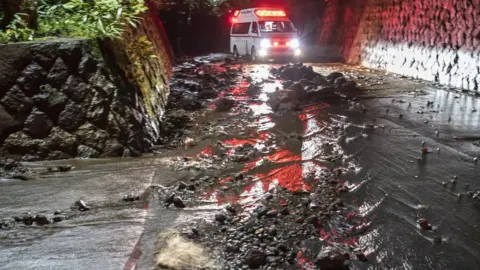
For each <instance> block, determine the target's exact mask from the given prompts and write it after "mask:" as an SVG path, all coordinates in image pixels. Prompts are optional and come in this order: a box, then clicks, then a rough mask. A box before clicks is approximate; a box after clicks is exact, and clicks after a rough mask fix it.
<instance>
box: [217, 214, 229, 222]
mask: <svg viewBox="0 0 480 270" xmlns="http://www.w3.org/2000/svg"><path fill="white" fill-rule="evenodd" d="M226 220H227V216H226V215H225V214H223V213H219V214H216V215H215V221H217V222H218V223H221V224H223V223H225V221H226Z"/></svg>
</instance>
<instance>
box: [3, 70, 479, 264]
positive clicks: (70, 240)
mask: <svg viewBox="0 0 480 270" xmlns="http://www.w3.org/2000/svg"><path fill="white" fill-rule="evenodd" d="M313 66H314V70H315V71H316V72H319V73H321V74H324V75H328V74H329V73H330V72H331V71H333V70H335V71H340V72H342V73H344V74H345V76H346V77H347V78H348V77H350V78H351V79H353V80H355V81H356V82H357V83H358V84H359V86H360V87H361V88H362V89H358V90H355V91H351V92H344V93H342V94H341V95H339V96H336V97H334V98H332V97H328V98H325V100H323V101H321V102H312V103H310V104H304V105H303V106H300V107H299V108H297V110H280V111H273V110H272V109H271V108H270V106H269V105H267V100H268V98H269V93H274V92H276V91H277V90H276V89H277V88H280V89H281V88H282V87H283V86H282V83H283V82H282V81H280V80H277V79H272V78H270V76H271V74H270V73H269V68H270V66H269V65H254V66H243V72H244V74H245V76H244V78H243V79H240V80H239V81H238V83H237V85H236V86H235V87H233V88H229V89H227V90H226V91H224V92H222V93H221V94H220V97H221V98H222V97H228V98H231V99H233V100H235V102H236V103H235V106H234V108H233V109H232V110H231V111H230V112H220V113H219V112H215V108H216V105H215V102H214V101H212V102H211V104H210V105H211V106H210V108H209V109H207V110H206V111H205V112H201V113H200V114H199V115H197V116H196V117H197V118H196V120H195V121H196V127H195V128H197V129H198V130H196V131H195V132H193V133H192V134H190V135H189V136H191V137H193V138H194V139H195V141H196V146H194V147H192V148H190V149H188V150H184V149H178V150H168V151H164V152H162V154H161V155H160V156H157V157H145V158H141V159H130V160H129V159H122V160H88V161H87V160H78V161H62V162H59V164H70V165H73V166H74V167H75V169H74V170H72V171H71V172H68V173H65V174H58V175H48V176H43V177H42V176H39V177H38V178H37V179H34V180H31V181H13V180H2V181H1V182H0V185H1V187H0V188H1V190H2V196H1V197H0V205H1V206H0V216H1V217H14V216H20V215H22V213H24V212H33V213H44V214H46V215H50V216H53V212H54V211H55V210H57V209H58V210H64V211H65V212H67V213H70V211H71V210H69V208H70V206H71V205H72V204H73V203H74V202H75V201H77V200H79V199H83V200H84V201H85V202H86V203H87V204H88V205H89V207H90V208H91V209H90V210H89V211H85V212H72V213H73V214H71V215H68V218H67V219H66V220H65V221H63V222H61V223H54V224H51V225H47V226H43V227H40V226H35V225H34V226H20V227H15V228H12V229H8V230H0V260H1V261H2V262H4V264H3V265H2V266H0V269H152V268H153V265H154V260H155V259H154V257H155V255H154V254H155V249H156V245H157V241H156V239H157V234H158V233H159V232H160V231H162V230H165V229H166V228H176V229H178V230H182V229H185V228H187V229H188V228H190V227H191V224H193V223H197V222H203V221H207V222H211V221H213V220H214V219H218V216H215V215H216V213H218V212H219V210H220V209H222V208H224V207H225V206H226V205H231V204H233V205H237V206H238V207H239V208H240V209H241V214H239V216H238V217H239V219H242V218H247V217H248V216H250V214H251V213H253V212H255V211H258V209H259V205H263V204H266V202H267V201H270V204H269V207H270V205H271V207H272V209H273V210H275V211H276V209H278V212H282V209H285V208H286V207H287V205H288V206H289V207H288V209H289V210H290V213H289V215H288V216H287V213H285V214H284V213H283V212H282V213H281V215H280V214H279V216H281V218H279V220H277V221H275V222H276V223H274V224H275V226H276V228H277V229H278V231H279V232H278V236H277V237H275V238H281V239H285V240H286V244H287V245H288V246H289V247H290V246H292V253H294V254H293V258H290V259H289V255H285V256H283V255H282V253H280V255H279V254H272V255H268V256H267V261H268V264H269V265H270V267H271V268H270V269H318V267H316V266H315V265H314V260H315V257H316V256H317V253H319V252H320V250H322V249H324V248H325V247H327V246H331V247H338V248H341V249H344V250H345V253H351V254H353V255H351V256H350V262H349V267H350V269H477V268H478V267H477V265H478V264H480V259H479V258H480V233H479V231H478V230H479V228H478V225H477V224H479V222H478V221H479V219H480V215H479V211H480V200H478V199H477V198H473V197H476V196H477V195H476V194H477V191H479V190H480V184H479V180H480V179H479V178H480V164H477V162H476V161H475V159H474V158H475V157H478V156H480V146H477V145H476V141H478V140H480V138H477V136H478V137H480V133H479V131H480V113H479V112H476V109H480V100H479V99H478V98H476V97H474V96H470V95H465V94H459V93H456V92H453V91H450V90H442V89H438V88H433V87H432V86H430V85H425V84H423V83H421V82H413V81H409V80H408V79H405V78H399V77H395V76H391V75H385V74H381V73H377V72H372V71H368V70H363V69H357V68H352V67H345V66H342V65H315V64H314V65H313ZM234 68H235V67H234ZM236 68H238V67H236ZM248 76H249V77H251V79H252V80H253V82H261V81H263V83H262V84H261V87H260V90H259V92H258V93H256V94H255V95H252V93H251V91H250V90H251V89H250V90H249V85H250V83H248V82H246V80H250V79H248ZM259 85H260V84H259ZM209 123H210V124H209ZM207 126H208V127H209V129H208V132H207V128H205V129H204V127H207ZM195 128H194V129H195ZM54 164H56V163H54ZM44 165H45V164H31V165H30V166H32V167H36V166H44ZM239 173H240V174H239ZM327 176H328V177H330V176H333V177H334V181H331V182H332V183H330V184H325V183H322V182H321V181H319V179H324V178H325V177H327ZM192 179H197V180H196V182H194V183H195V187H196V191H195V192H189V191H181V192H180V191H176V193H177V194H180V195H181V196H182V198H183V200H184V202H185V203H186V205H187V206H186V208H184V209H174V208H172V207H170V208H166V207H165V206H164V204H163V197H162V195H161V194H160V193H157V192H156V191H155V188H157V189H158V188H160V189H163V188H164V187H167V186H170V185H174V186H176V185H178V182H179V181H183V182H185V183H187V185H190V183H191V182H192V181H193V180H192ZM198 179H201V180H198ZM202 179H203V180H202ZM329 188H332V193H321V192H319V190H322V189H329ZM192 189H194V188H192ZM130 193H132V194H135V195H138V196H140V197H141V198H140V200H138V201H134V202H125V201H123V200H122V198H123V197H124V196H125V194H130ZM335 193H336V194H337V195H335V197H337V196H340V197H341V198H343V202H342V203H341V206H337V205H333V206H332V205H331V206H330V207H328V208H329V209H328V210H323V209H322V203H323V202H328V203H329V202H330V200H335V198H334V195H332V194H335ZM159 194H160V195H159ZM304 194H306V195H305V196H306V197H307V198H308V197H316V198H311V199H308V200H307V201H306V204H307V205H308V207H306V208H305V209H303V208H302V206H301V205H302V204H303V203H304V201H305V196H304ZM321 196H325V198H322V197H321ZM271 197H273V198H274V199H271ZM327 197H328V198H327ZM330 197H332V198H330ZM338 205H340V203H338ZM317 208H320V209H322V210H321V211H320V213H319V214H318V215H317V214H316V215H317V216H318V221H315V222H313V223H312V224H313V226H310V225H312V224H301V223H304V222H303V220H304V219H306V220H308V219H309V218H310V217H311V215H312V213H314V212H312V211H314V209H317ZM330 208H332V209H330ZM315 213H316V212H315ZM332 213H333V214H332ZM266 214H267V215H270V214H271V215H273V214H275V213H273V212H272V213H271V211H270V212H268V213H266ZM275 215H276V214H275ZM299 218H300V219H301V221H299ZM419 219H426V220H428V223H430V224H431V226H432V229H430V230H422V229H421V228H420V227H419V225H418V224H417V220H419ZM315 220H317V219H315ZM265 222H266V224H269V225H268V226H273V224H270V223H268V222H269V221H265ZM307 223H308V222H307ZM317 223H318V224H317ZM307 225H309V226H307ZM262 226H263V225H262ZM297 227H298V228H297ZM234 228H236V227H232V231H233V229H234ZM255 228H256V227H255ZM265 228H267V225H265ZM268 228H271V227H268ZM289 229H291V231H292V232H295V233H294V234H292V235H288V237H287V236H284V235H283V232H284V231H288V230H289ZM297 229H298V230H299V231H298V232H299V233H297V231H296V230H297ZM227 230H228V229H227ZM255 230H256V231H257V232H258V231H259V229H255ZM260 230H262V231H263V228H260ZM237 233H238V231H235V232H232V233H231V235H228V236H226V237H227V239H228V241H227V242H228V243H238V245H239V247H240V245H243V244H246V245H245V248H246V249H248V248H249V247H251V246H252V245H253V246H261V247H262V248H265V250H266V251H265V252H266V253H267V254H269V253H268V250H269V245H273V243H275V244H276V243H277V242H275V241H277V240H275V239H273V238H272V240H271V241H270V240H268V241H263V240H262V241H260V242H261V243H260V242H259V243H257V242H258V241H257V240H252V241H250V239H246V240H243V238H242V237H243V236H240V235H239V234H237ZM237 236H238V237H237ZM216 237H217V235H216V234H214V235H213V237H212V239H211V241H212V243H213V244H214V243H217V242H215V241H217V240H216ZM218 237H219V238H220V236H218ZM244 238H248V237H244ZM265 238H267V239H268V237H265ZM222 241H223V240H222ZM201 242H205V241H201ZM204 244H205V245H206V246H209V243H208V241H207V243H204ZM262 245H265V247H263V246H262ZM242 248H243V247H242ZM213 249H214V250H215V252H213V253H212V254H215V256H217V254H218V252H217V251H218V250H217V249H216V248H213ZM242 252H243V251H242ZM240 253H241V252H240ZM242 254H243V253H242ZM355 254H357V255H356V257H355ZM361 255H362V256H361ZM212 256H213V255H212ZM215 256H214V257H215ZM218 256H219V257H222V256H223V257H224V258H223V259H218V263H219V264H220V265H221V266H220V267H219V268H220V269H240V268H241V264H242V262H239V263H237V262H236V260H238V256H237V255H235V254H227V255H224V254H223V255H222V254H218ZM363 256H364V257H363ZM225 261H227V262H225ZM230 261H231V262H230ZM287 261H289V264H287ZM286 265H289V266H288V267H287V266H286ZM264 269H267V268H266V266H265V268H264Z"/></svg>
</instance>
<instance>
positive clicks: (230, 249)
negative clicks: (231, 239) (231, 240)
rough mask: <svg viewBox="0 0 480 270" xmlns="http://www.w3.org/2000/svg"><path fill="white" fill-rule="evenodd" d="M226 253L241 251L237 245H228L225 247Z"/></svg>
mask: <svg viewBox="0 0 480 270" xmlns="http://www.w3.org/2000/svg"><path fill="white" fill-rule="evenodd" d="M225 251H226V252H228V253H239V252H240V249H239V248H238V247H237V246H236V245H233V244H227V245H226V247H225Z"/></svg>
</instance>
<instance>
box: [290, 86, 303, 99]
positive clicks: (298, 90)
mask: <svg viewBox="0 0 480 270" xmlns="http://www.w3.org/2000/svg"><path fill="white" fill-rule="evenodd" d="M290 89H292V90H293V91H294V92H295V94H296V98H297V99H304V98H305V97H306V95H307V92H306V91H305V89H304V88H303V86H302V85H301V84H300V83H295V84H293V85H292V86H291V87H290Z"/></svg>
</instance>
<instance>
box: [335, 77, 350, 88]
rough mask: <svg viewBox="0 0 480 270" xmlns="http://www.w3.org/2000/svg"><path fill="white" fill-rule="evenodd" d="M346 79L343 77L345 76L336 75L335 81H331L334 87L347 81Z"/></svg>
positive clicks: (339, 86)
mask: <svg viewBox="0 0 480 270" xmlns="http://www.w3.org/2000/svg"><path fill="white" fill-rule="evenodd" d="M347 82H348V81H347V79H345V77H338V78H336V79H335V81H334V82H333V86H334V87H335V88H341V87H342V86H343V85H344V84H345V83H347Z"/></svg>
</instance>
